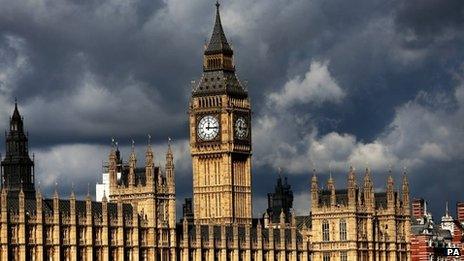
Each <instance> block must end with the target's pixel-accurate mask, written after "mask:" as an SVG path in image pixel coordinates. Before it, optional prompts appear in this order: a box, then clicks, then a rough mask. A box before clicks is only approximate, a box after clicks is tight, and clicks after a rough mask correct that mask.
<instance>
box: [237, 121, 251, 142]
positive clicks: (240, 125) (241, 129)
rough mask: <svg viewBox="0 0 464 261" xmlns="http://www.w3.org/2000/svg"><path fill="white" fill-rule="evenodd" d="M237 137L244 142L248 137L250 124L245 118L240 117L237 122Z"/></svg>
mask: <svg viewBox="0 0 464 261" xmlns="http://www.w3.org/2000/svg"><path fill="white" fill-rule="evenodd" d="M235 135H236V136H237V138H239V139H242V140H243V139H246V138H247V137H248V124H247V121H246V120H245V118H243V117H239V118H238V119H237V120H236V121H235Z"/></svg>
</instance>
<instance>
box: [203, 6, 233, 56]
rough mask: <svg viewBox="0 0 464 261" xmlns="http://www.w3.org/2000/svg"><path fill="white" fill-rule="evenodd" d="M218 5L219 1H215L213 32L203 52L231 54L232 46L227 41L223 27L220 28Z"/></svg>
mask: <svg viewBox="0 0 464 261" xmlns="http://www.w3.org/2000/svg"><path fill="white" fill-rule="evenodd" d="M219 6H220V4H219V2H216V22H215V24H214V29H213V33H212V35H211V38H210V40H209V44H208V47H207V48H206V50H205V54H215V53H227V54H232V53H233V51H232V48H231V47H230V45H229V43H228V42H227V38H226V35H225V33H224V29H223V28H222V23H221V14H220V12H219Z"/></svg>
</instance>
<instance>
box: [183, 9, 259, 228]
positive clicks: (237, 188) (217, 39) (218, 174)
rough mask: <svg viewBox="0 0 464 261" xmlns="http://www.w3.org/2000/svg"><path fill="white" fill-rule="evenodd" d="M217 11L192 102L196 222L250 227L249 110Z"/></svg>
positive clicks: (191, 141)
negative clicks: (201, 72)
mask: <svg viewBox="0 0 464 261" xmlns="http://www.w3.org/2000/svg"><path fill="white" fill-rule="evenodd" d="M216 8H217V13H216V22H215V25H214V29H213V34H212V36H211V39H210V41H209V43H208V45H206V46H205V52H204V58H203V75H202V76H201V79H200V80H199V81H197V82H196V83H195V86H194V88H193V91H192V97H191V100H190V111H189V117H190V149H191V154H192V165H193V200H194V217H195V222H198V223H199V224H206V223H221V222H224V223H226V224H230V223H238V224H251V218H252V206H251V123H250V120H251V107H250V101H249V99H248V92H247V91H246V89H245V88H244V87H243V86H242V85H241V83H240V81H239V80H238V78H237V76H236V74H235V66H234V61H233V51H232V48H231V47H230V45H229V43H228V42H227V39H226V36H225V34H224V31H223V29H222V24H221V17H220V14H219V3H216Z"/></svg>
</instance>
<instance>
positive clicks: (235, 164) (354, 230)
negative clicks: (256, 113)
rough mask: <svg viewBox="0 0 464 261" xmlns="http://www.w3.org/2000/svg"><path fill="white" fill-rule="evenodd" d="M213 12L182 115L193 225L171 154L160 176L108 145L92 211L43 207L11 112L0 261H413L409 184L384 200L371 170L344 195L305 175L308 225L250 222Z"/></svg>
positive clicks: (246, 131) (241, 104)
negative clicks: (104, 179) (183, 207)
mask: <svg viewBox="0 0 464 261" xmlns="http://www.w3.org/2000/svg"><path fill="white" fill-rule="evenodd" d="M219 7H220V6H219V4H216V19H215V24H214V28H213V33H212V36H211V38H210V41H209V43H208V44H207V45H206V46H205V50H204V60H203V74H202V75H201V77H200V79H199V80H198V81H196V82H195V84H194V86H193V89H192V93H191V99H190V104H189V107H188V113H189V118H188V120H189V129H190V132H189V134H190V151H191V156H192V173H193V175H192V176H193V177H192V185H193V206H192V207H193V218H187V217H183V218H181V217H180V216H179V215H177V213H176V196H175V195H176V182H175V166H174V155H173V152H172V150H171V145H168V147H167V149H166V154H165V156H163V157H165V166H164V167H158V166H155V164H154V158H155V155H154V152H153V150H152V148H151V146H150V145H148V146H147V148H146V150H145V159H144V163H143V164H137V161H138V160H137V157H136V153H135V149H134V147H133V148H132V151H131V153H130V155H129V156H128V160H127V161H123V160H122V156H121V153H120V151H119V150H118V147H117V146H116V145H115V144H113V145H112V146H111V148H110V149H109V155H108V165H107V166H108V173H109V192H108V194H105V195H103V198H102V200H101V202H96V201H93V200H92V199H91V197H90V195H88V196H87V197H86V198H85V199H83V200H78V199H76V196H75V195H74V192H73V191H70V192H69V194H68V195H59V194H58V192H57V191H56V190H55V193H54V195H53V196H52V198H44V197H43V196H42V194H41V191H40V188H38V187H37V186H36V182H35V179H36V177H35V172H34V164H35V162H34V159H31V157H30V156H29V149H28V136H27V135H26V134H25V131H24V124H23V118H22V116H21V115H20V111H19V109H18V105H17V104H15V108H14V111H13V114H12V116H11V118H10V125H9V131H8V133H7V135H6V153H5V154H4V156H3V157H1V177H2V179H1V185H2V187H1V197H0V207H1V211H0V260H1V261H6V260H96V261H99V260H105V261H106V260H170V261H175V260H185V261H188V260H210V261H216V260H217V261H229V260H230V261H238V260H256V261H258V260H259V261H264V260H266V261H274V260H275V261H278V260H282V261H286V260H288V261H309V260H313V261H356V260H359V261H374V260H375V261H394V260H397V261H408V260H410V251H409V250H410V238H409V234H410V207H409V205H410V202H409V184H408V180H407V178H406V176H404V178H403V180H402V184H401V186H400V187H401V189H400V190H396V189H395V185H394V181H393V179H392V178H391V176H390V177H389V178H388V179H387V181H386V190H385V192H375V191H374V186H373V180H372V176H371V173H370V170H369V169H366V171H365V173H364V175H363V176H364V177H363V182H362V184H357V178H356V173H355V171H354V169H353V168H351V169H350V170H348V171H347V177H346V180H347V182H346V185H345V186H343V187H346V188H345V189H336V185H335V182H334V180H333V179H332V177H330V179H329V180H328V181H327V183H326V184H324V185H321V184H319V183H318V179H317V175H316V174H314V175H313V177H312V179H311V182H310V183H308V191H310V194H311V198H310V199H309V198H308V200H311V205H312V206H311V212H310V215H308V216H296V215H295V214H294V213H293V212H291V211H290V212H287V213H286V212H284V211H282V212H281V213H277V214H275V213H274V214H275V215H278V217H274V218H270V217H269V213H266V214H265V215H264V216H263V217H259V218H253V216H252V184H251V181H252V178H251V177H252V160H251V156H252V142H251V141H252V130H251V120H252V117H251V116H252V115H251V103H250V99H249V96H248V91H247V89H246V88H245V87H244V86H243V84H242V83H241V82H240V80H239V79H238V77H237V75H236V71H235V63H234V50H232V48H231V46H230V45H229V43H228V41H227V38H226V36H225V33H224V30H223V28H222V24H221V17H220V12H219ZM256 146H259V144H256ZM140 165H142V167H140ZM308 175H310V174H308ZM308 180H309V176H308ZM178 217H179V218H181V219H180V220H181V221H180V222H178V221H177V220H178Z"/></svg>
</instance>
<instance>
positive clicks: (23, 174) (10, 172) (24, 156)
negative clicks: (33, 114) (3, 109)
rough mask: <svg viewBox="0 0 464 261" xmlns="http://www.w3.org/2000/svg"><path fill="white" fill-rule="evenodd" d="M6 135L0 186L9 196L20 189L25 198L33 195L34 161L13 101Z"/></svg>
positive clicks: (20, 118) (21, 120) (15, 194)
mask: <svg viewBox="0 0 464 261" xmlns="http://www.w3.org/2000/svg"><path fill="white" fill-rule="evenodd" d="M5 136H6V142H5V143H6V154H5V158H3V160H2V163H1V173H2V188H5V189H7V190H8V194H9V195H11V196H17V195H18V194H19V192H20V191H21V189H22V190H23V191H24V196H25V197H26V198H33V197H34V196H35V187H34V162H33V161H32V160H31V158H30V157H29V148H28V137H27V135H26V134H25V133H24V127H23V119H22V117H21V115H20V114H19V110H18V104H17V103H16V102H15V108H14V111H13V116H11V119H10V130H9V132H8V134H5Z"/></svg>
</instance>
